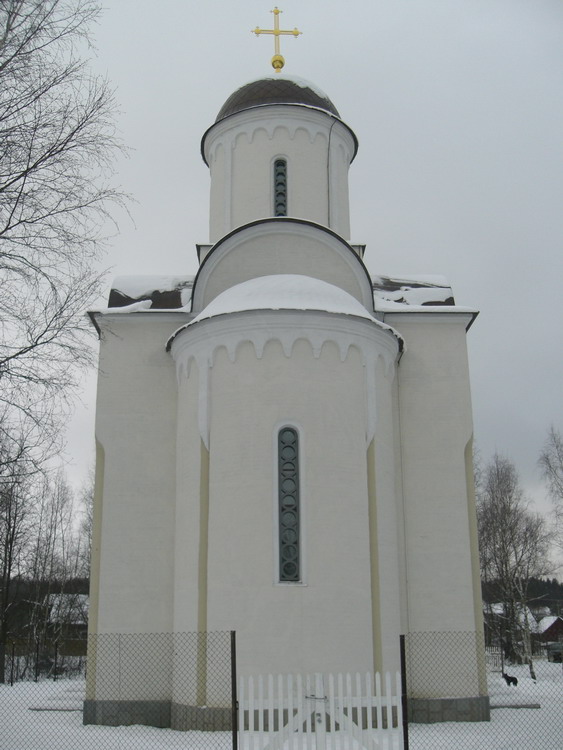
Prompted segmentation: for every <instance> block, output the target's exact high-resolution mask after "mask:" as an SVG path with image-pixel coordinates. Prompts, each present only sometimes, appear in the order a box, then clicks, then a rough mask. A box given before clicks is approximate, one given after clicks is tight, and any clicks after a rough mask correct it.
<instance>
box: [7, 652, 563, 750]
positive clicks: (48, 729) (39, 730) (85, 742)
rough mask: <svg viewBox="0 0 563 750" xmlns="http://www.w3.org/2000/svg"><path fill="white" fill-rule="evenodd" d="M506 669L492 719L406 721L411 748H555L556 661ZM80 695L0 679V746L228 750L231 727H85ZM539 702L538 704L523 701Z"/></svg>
mask: <svg viewBox="0 0 563 750" xmlns="http://www.w3.org/2000/svg"><path fill="white" fill-rule="evenodd" d="M508 671H509V673H510V674H511V675H514V676H515V677H517V678H518V686H517V687H509V686H508V685H507V684H506V683H505V681H504V680H503V679H502V677H501V675H500V673H498V672H497V673H491V674H490V675H489V692H490V696H491V705H492V706H493V709H492V711H491V721H490V722H483V723H463V724H460V723H445V724H412V725H411V726H410V731H409V739H410V750H452V748H455V750H482V749H483V748H494V750H514V749H515V748H518V749H519V750H520V749H522V750H528V749H529V750H561V749H562V748H563V671H562V666H561V664H549V663H548V662H546V661H538V662H537V663H536V672H537V678H538V679H537V682H536V683H534V682H533V681H532V680H531V679H530V676H529V672H528V668H527V667H510V668H508ZM83 696H84V683H83V682H82V681H80V680H61V681H59V682H39V683H34V682H21V683H17V684H15V685H14V686H13V687H10V686H9V685H1V686H0V750H51V749H52V750H174V749H175V748H189V749H190V750H191V749H192V748H194V749H195V748H197V750H200V749H201V750H204V749H205V748H206V747H207V748H210V750H211V749H212V750H223V749H224V750H228V748H229V747H230V743H231V736H230V734H229V733H216V734H209V733H203V732H189V733H185V732H177V731H174V730H171V729H156V728H153V727H143V726H132V727H99V726H84V725H83V724H82V699H83ZM538 705H539V706H540V707H539V708H533V707H527V706H538ZM495 706H513V707H512V708H500V707H499V708H494V707H495ZM515 706H521V707H520V708H516V707H515ZM241 745H242V746H244V742H241Z"/></svg>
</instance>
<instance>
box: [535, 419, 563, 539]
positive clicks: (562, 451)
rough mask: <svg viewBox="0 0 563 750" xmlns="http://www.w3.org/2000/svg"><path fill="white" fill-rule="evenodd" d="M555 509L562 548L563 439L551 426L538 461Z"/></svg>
mask: <svg viewBox="0 0 563 750" xmlns="http://www.w3.org/2000/svg"><path fill="white" fill-rule="evenodd" d="M538 463H539V465H540V469H541V472H542V475H543V478H544V479H545V481H546V483H547V490H548V492H549V496H550V497H551V499H552V501H553V505H554V509H555V518H556V521H557V527H558V529H557V530H558V538H559V544H560V545H562V546H563V438H562V437H561V433H560V432H559V430H556V429H555V427H554V426H553V425H551V427H550V428H549V432H548V433H547V438H546V440H545V443H544V446H543V448H542V450H541V453H540V457H539V460H538Z"/></svg>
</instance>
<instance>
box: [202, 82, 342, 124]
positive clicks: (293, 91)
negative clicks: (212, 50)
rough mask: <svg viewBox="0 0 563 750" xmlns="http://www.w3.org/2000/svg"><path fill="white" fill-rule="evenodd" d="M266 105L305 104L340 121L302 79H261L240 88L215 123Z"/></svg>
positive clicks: (321, 95)
mask: <svg viewBox="0 0 563 750" xmlns="http://www.w3.org/2000/svg"><path fill="white" fill-rule="evenodd" d="M265 104H304V105H306V106H308V107H316V108H317V109H324V110H325V111H326V112H330V114H332V115H336V117H340V115H339V114H338V110H337V109H336V107H335V106H334V104H333V103H332V102H331V101H330V99H329V98H328V96H327V95H326V94H325V93H324V92H323V91H321V90H320V89H318V88H317V87H315V86H313V84H312V83H309V82H308V81H304V80H303V79H299V78H293V79H292V78H287V77H285V78H261V79H259V80H258V81H252V82H251V83H247V84H245V85H244V86H241V87H240V89H237V90H236V91H235V92H234V94H231V96H230V97H229V98H228V99H227V101H226V102H225V103H224V104H223V106H222V107H221V109H220V110H219V114H218V115H217V118H216V120H215V122H219V120H223V119H224V118H225V117H228V116H229V115H232V114H234V113H235V112H241V111H242V110H245V109H252V108H253V107H262V106H264V105H265Z"/></svg>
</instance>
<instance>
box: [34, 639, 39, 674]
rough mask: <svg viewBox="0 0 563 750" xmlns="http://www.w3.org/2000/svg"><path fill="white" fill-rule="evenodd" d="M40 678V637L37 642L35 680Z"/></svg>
mask: <svg viewBox="0 0 563 750" xmlns="http://www.w3.org/2000/svg"><path fill="white" fill-rule="evenodd" d="M38 680H39V638H38V639H37V641H36V642H35V682H38Z"/></svg>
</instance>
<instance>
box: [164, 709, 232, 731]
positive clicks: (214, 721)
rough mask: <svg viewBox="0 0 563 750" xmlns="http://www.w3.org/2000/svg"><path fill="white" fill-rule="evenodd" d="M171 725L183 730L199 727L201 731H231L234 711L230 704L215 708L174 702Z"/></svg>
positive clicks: (173, 727)
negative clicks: (225, 706) (226, 706)
mask: <svg viewBox="0 0 563 750" xmlns="http://www.w3.org/2000/svg"><path fill="white" fill-rule="evenodd" d="M170 726H171V728H172V729H180V730H183V731H187V730H188V729H197V730H199V731H200V732H229V731H230V730H231V729H232V727H233V711H232V709H231V708H230V706H229V707H228V708H220V707H217V708H213V707H211V706H185V705H182V704H181V703H172V717H171V724H170Z"/></svg>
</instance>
